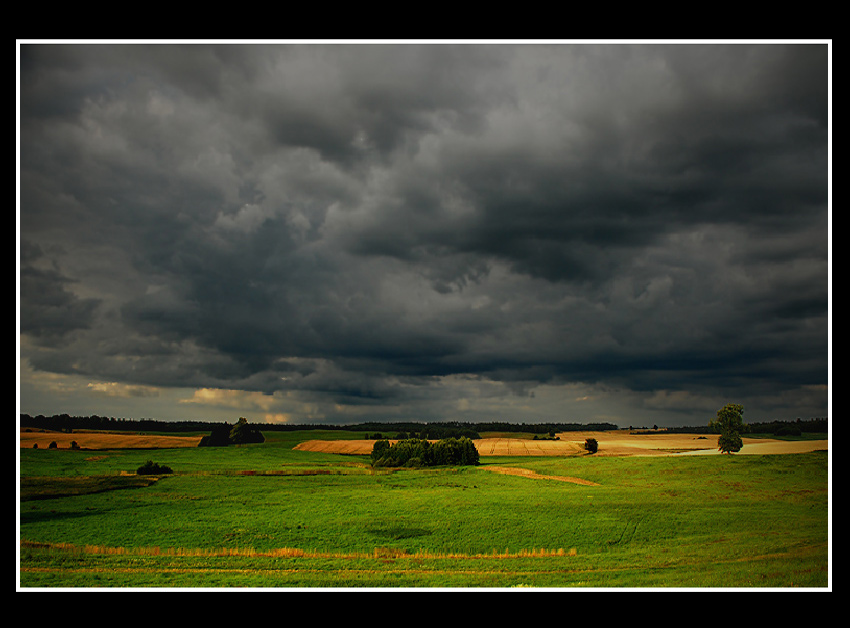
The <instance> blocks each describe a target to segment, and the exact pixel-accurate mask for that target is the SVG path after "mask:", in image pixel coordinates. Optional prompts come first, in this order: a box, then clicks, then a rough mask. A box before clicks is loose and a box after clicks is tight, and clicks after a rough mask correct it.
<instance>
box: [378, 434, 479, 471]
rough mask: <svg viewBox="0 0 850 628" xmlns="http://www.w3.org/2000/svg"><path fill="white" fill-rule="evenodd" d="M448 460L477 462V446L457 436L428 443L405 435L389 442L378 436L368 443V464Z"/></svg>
mask: <svg viewBox="0 0 850 628" xmlns="http://www.w3.org/2000/svg"><path fill="white" fill-rule="evenodd" d="M452 464H457V465H477V464H478V449H476V448H475V443H473V442H472V439H470V438H467V437H465V436H461V437H460V438H454V437H451V438H444V439H441V440H438V441H437V442H435V443H432V442H430V441H428V440H425V439H421V438H408V439H405V440H400V441H398V442H396V443H395V444H392V445H391V444H390V441H388V440H379V441H376V442H375V444H374V445H373V446H372V466H375V467H432V466H438V465H452Z"/></svg>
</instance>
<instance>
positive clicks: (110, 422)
mask: <svg viewBox="0 0 850 628" xmlns="http://www.w3.org/2000/svg"><path fill="white" fill-rule="evenodd" d="M20 416H21V423H20V425H21V427H22V428H27V427H30V428H41V429H47V430H55V431H57V432H67V431H70V430H115V431H137V432H209V431H210V430H212V429H213V428H214V427H217V426H220V425H222V423H224V422H223V421H162V420H157V419H121V418H119V419H116V418H114V417H105V416H98V415H92V416H70V415H68V414H55V415H53V416H44V415H41V414H39V415H37V416H31V415H29V414H21V415H20ZM237 421H238V419H234V424H235V423H236V422H237ZM259 427H260V429H261V430H262V431H264V432H291V431H296V430H318V429H321V430H348V431H356V432H366V433H381V434H387V435H389V434H391V433H393V432H404V433H416V434H419V435H420V437H421V438H449V437H452V436H454V437H460V436H466V437H468V438H478V437H479V436H478V434H479V433H480V432H525V433H531V434H555V433H557V432H577V431H583V430H586V431H594V432H605V431H610V430H618V429H620V427H619V426H617V425H614V424H613V423H508V422H501V421H494V422H480V423H464V422H460V421H440V422H415V421H405V422H389V423H382V422H367V423H357V424H353V425H325V424H316V423H308V424H298V425H295V424H288V423H287V424H277V423H262V424H259ZM789 428H796V429H797V430H799V432H808V433H826V432H827V431H828V420H827V419H826V418H813V419H807V420H803V419H799V418H798V419H797V420H796V421H778V420H775V421H768V422H758V423H748V424H747V425H746V432H748V433H754V434H777V433H779V432H780V431H782V433H787V432H788V430H789ZM662 429H663V431H666V432H668V433H671V432H672V433H676V432H684V433H705V434H711V433H714V432H713V430H712V428H710V427H709V426H708V425H704V426H693V425H692V426H681V427H667V428H662ZM634 431H635V432H646V433H653V432H655V431H656V430H655V429H647V428H640V429H637V428H635V429H634Z"/></svg>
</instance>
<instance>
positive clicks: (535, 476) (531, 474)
mask: <svg viewBox="0 0 850 628" xmlns="http://www.w3.org/2000/svg"><path fill="white" fill-rule="evenodd" d="M483 468H484V469H487V470H489V471H493V472H494V473H503V474H505V475H518V476H520V477H524V478H531V479H532V480H556V481H558V482H571V483H573V484H583V485H584V486H599V484H597V483H596V482H591V481H590V480H583V479H581V478H571V477H569V476H565V475H541V474H539V473H537V472H536V471H531V470H530V469H520V468H519V467H499V466H489V465H488V466H485V467H483Z"/></svg>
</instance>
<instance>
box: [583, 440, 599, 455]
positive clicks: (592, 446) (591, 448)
mask: <svg viewBox="0 0 850 628" xmlns="http://www.w3.org/2000/svg"><path fill="white" fill-rule="evenodd" d="M584 448H585V449H586V450H587V451H588V452H589V453H591V454H595V453H596V452H597V451H599V443H597V442H596V439H595V438H586V439H585V441H584Z"/></svg>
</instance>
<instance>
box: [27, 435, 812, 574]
mask: <svg viewBox="0 0 850 628" xmlns="http://www.w3.org/2000/svg"><path fill="white" fill-rule="evenodd" d="M266 436H267V441H266V443H264V444H262V445H248V446H241V447H229V448H187V449H167V450H145V451H138V450H137V451H133V450H111V451H98V452H94V451H71V450H53V451H49V450H45V449H41V450H30V449H22V450H21V451H20V459H21V461H20V493H21V498H20V518H19V520H20V539H21V543H20V586H21V587H22V588H28V587H262V588H265V587H346V588H355V587H382V588H383V587H432V588H443V587H524V586H528V587H551V588H560V587H670V588H678V587H687V588H695V587H699V588H702V587H723V588H737V587H763V588H773V587H807V588H809V587H811V588H822V587H827V586H828V585H829V564H828V563H829V561H828V558H829V547H828V546H829V530H828V521H829V512H828V508H829V506H828V504H829V486H828V484H829V482H828V459H827V455H826V453H824V452H816V453H812V454H794V455H770V456H755V455H747V456H744V455H739V456H735V455H733V456H690V457H622V458H616V457H607V458H603V457H593V456H581V457H560V458H556V457H552V458H529V457H524V458H495V457H494V458H489V457H488V458H482V464H481V465H480V466H478V467H459V468H441V469H429V470H399V471H395V472H391V471H381V472H372V470H371V469H370V467H369V464H368V459H367V458H365V457H354V456H340V455H332V454H319V453H314V452H302V451H294V450H293V449H292V447H293V446H294V445H295V444H296V443H297V442H299V441H300V440H304V439H308V438H325V439H326V438H346V437H349V438H351V437H356V438H362V435H356V434H348V433H344V432H319V431H310V432H303V433H286V432H271V433H268V434H267V435H266ZM149 459H151V460H153V461H155V462H157V463H160V464H165V465H168V466H169V467H171V468H172V469H173V470H174V472H175V473H174V475H171V476H166V477H163V478H162V479H159V480H157V481H151V480H150V479H149V478H146V477H141V476H134V475H122V473H125V474H126V473H130V474H132V473H133V472H134V471H135V469H136V468H137V467H139V466H140V465H142V464H143V463H144V462H145V461H146V460H149ZM497 465H499V466H515V467H522V468H525V469H530V470H534V471H536V472H538V473H540V474H543V475H551V476H570V477H578V478H583V479H585V480H590V481H592V482H595V483H596V484H597V486H586V485H580V484H574V483H568V482H561V481H555V480H541V479H530V478H526V477H516V476H509V475H503V474H498V473H494V472H493V471H492V470H490V468H491V467H494V466H497Z"/></svg>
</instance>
